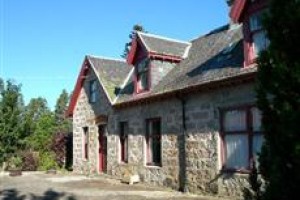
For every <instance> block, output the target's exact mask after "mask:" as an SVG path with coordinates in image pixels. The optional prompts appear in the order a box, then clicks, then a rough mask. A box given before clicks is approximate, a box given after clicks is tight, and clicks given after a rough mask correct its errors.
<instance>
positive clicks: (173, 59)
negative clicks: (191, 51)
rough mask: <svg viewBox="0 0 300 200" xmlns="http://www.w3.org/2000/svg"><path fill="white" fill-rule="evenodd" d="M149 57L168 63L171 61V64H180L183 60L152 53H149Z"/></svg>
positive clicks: (177, 57)
mask: <svg viewBox="0 0 300 200" xmlns="http://www.w3.org/2000/svg"><path fill="white" fill-rule="evenodd" d="M149 57H150V58H153V59H158V60H166V61H171V62H176V63H179V62H180V61H182V59H183V58H182V57H180V56H173V55H167V54H160V53H156V52H151V51H150V52H149Z"/></svg>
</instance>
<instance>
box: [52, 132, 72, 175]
mask: <svg viewBox="0 0 300 200" xmlns="http://www.w3.org/2000/svg"><path fill="white" fill-rule="evenodd" d="M72 141H73V138H72V134H70V133H69V134H66V133H61V132H59V133H56V134H55V135H54V136H53V139H52V144H51V149H52V151H53V152H54V153H55V161H56V162H57V164H58V166H59V167H60V168H63V167H65V168H66V169H68V170H69V169H71V168H72V157H73V148H72Z"/></svg>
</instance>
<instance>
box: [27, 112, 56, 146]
mask: <svg viewBox="0 0 300 200" xmlns="http://www.w3.org/2000/svg"><path fill="white" fill-rule="evenodd" d="M35 126H36V130H35V131H34V133H33V134H32V135H30V136H29V137H28V140H27V141H28V144H29V146H30V147H31V148H32V149H33V150H35V151H39V152H46V151H48V150H49V149H50V144H51V139H52V134H53V133H54V130H55V119H54V115H53V113H52V112H50V111H49V112H45V113H43V114H42V115H41V117H40V118H39V120H38V121H37V122H36V125H35Z"/></svg>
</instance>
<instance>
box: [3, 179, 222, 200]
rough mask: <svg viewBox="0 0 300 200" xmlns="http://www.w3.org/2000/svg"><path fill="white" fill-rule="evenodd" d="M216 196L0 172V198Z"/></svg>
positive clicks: (98, 199)
mask: <svg viewBox="0 0 300 200" xmlns="http://www.w3.org/2000/svg"><path fill="white" fill-rule="evenodd" d="M127 199H128V200H144V199H147V200H171V199H174V200H179V199H186V200H217V199H216V198H208V197H200V196H195V195H187V194H182V193H180V192H175V191H171V190H168V189H165V188H155V187H149V186H145V185H143V184H135V185H127V184H123V183H120V182H119V181H117V180H112V179H107V178H103V177H94V178H88V177H86V176H78V175H76V176H75V175H48V174H43V173H28V174H26V173H23V175H22V176H19V177H10V176H8V175H3V174H2V175H1V174H0V200H127Z"/></svg>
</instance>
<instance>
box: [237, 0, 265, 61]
mask: <svg viewBox="0 0 300 200" xmlns="http://www.w3.org/2000/svg"><path fill="white" fill-rule="evenodd" d="M266 7H267V4H266V2H263V3H260V4H253V5H251V6H250V7H249V8H248V10H247V13H246V16H245V17H244V27H243V33H244V59H245V60H244V67H247V66H249V65H252V64H254V63H256V57H255V54H254V46H253V45H254V44H253V35H254V33H255V32H259V31H263V30H262V29H260V30H256V31H251V30H250V17H251V16H252V15H253V14H256V13H258V12H261V11H262V10H264V9H266Z"/></svg>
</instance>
